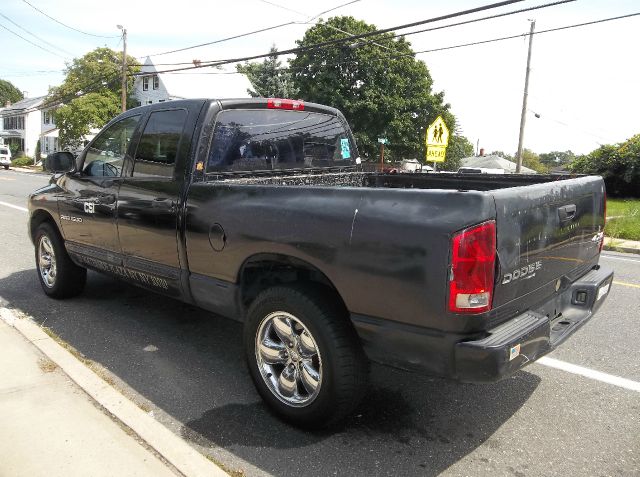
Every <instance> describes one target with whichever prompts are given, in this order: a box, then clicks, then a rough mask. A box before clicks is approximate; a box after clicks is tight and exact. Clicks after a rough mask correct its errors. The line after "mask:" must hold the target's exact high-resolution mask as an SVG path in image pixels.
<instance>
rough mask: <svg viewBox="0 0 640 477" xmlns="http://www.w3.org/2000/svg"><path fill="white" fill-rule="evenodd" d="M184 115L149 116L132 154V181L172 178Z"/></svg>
mask: <svg viewBox="0 0 640 477" xmlns="http://www.w3.org/2000/svg"><path fill="white" fill-rule="evenodd" d="M186 119H187V111H186V110H184V109H174V110H171V111H156V112H154V113H151V115H150V116H149V121H147V125H146V126H145V128H144V131H143V132H142V136H141V137H140V143H139V144H138V148H137V150H136V154H135V164H134V166H133V176H134V177H145V176H152V177H153V176H156V177H157V176H159V177H172V176H173V169H174V166H175V163H176V156H177V155H178V150H179V147H180V138H181V137H182V130H183V128H184V123H185V121H186Z"/></svg>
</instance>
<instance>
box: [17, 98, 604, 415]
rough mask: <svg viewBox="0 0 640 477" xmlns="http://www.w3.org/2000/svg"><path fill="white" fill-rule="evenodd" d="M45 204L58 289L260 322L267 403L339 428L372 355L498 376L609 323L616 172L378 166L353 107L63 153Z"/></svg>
mask: <svg viewBox="0 0 640 477" xmlns="http://www.w3.org/2000/svg"><path fill="white" fill-rule="evenodd" d="M47 164H48V170H50V171H51V172H54V175H53V177H52V179H51V182H50V184H49V185H48V186H46V187H44V188H42V189H40V190H38V191H36V192H35V193H33V194H32V195H31V197H30V201H29V209H30V216H29V231H30V235H31V237H32V239H33V243H34V245H35V258H36V267H37V272H38V277H39V279H40V282H41V284H42V288H43V290H44V292H45V293H46V294H47V295H49V296H51V297H53V298H66V297H71V296H73V295H76V294H78V293H80V292H81V291H82V289H83V286H84V283H85V279H86V270H87V269H88V268H89V269H93V270H97V271H99V272H104V273H108V274H111V275H113V276H115V277H118V278H121V279H123V280H126V281H127V282H130V283H132V284H134V285H138V286H141V287H144V288H147V289H149V290H153V291H155V292H159V293H162V294H164V295H168V296H171V297H175V298H177V299H179V300H183V301H185V302H188V303H193V304H195V305H198V306H200V307H202V308H205V309H207V310H210V311H212V312H214V313H215V314H216V315H219V316H225V317H230V318H233V319H237V320H241V321H243V322H244V330H245V331H244V342H245V349H246V360H247V362H248V366H249V369H250V372H251V376H252V378H253V381H254V383H255V385H256V387H257V389H258V391H259V393H260V394H261V396H262V397H263V398H264V399H265V401H266V402H267V403H268V404H269V405H270V406H271V408H272V409H273V410H274V411H275V412H276V413H278V414H279V415H280V416H282V417H283V418H285V419H287V420H289V421H291V422H294V423H296V424H298V425H305V426H323V425H327V424H331V423H335V422H337V421H339V420H340V419H341V418H343V417H344V416H345V415H347V414H348V413H350V412H351V411H353V409H354V408H355V406H356V405H357V404H358V402H359V400H360V399H361V398H362V396H363V394H364V393H365V392H366V381H367V380H366V378H367V370H368V363H369V360H374V361H378V362H382V363H387V364H391V365H395V366H399V367H403V368H414V369H419V370H422V371H423V372H426V373H430V374H433V375H438V376H443V377H448V378H453V379H457V380H460V381H463V382H492V381H496V380H499V379H501V378H504V377H506V376H509V375H511V374H513V373H514V372H516V371H517V370H519V369H521V368H522V367H523V366H525V365H526V364H528V363H531V362H532V361H534V360H536V359H537V358H539V357H540V356H542V355H544V354H546V353H548V352H549V351H551V350H552V349H554V348H555V347H556V346H558V345H559V344H560V343H562V342H563V341H564V340H565V339H566V338H567V337H568V336H570V335H571V334H572V333H573V332H575V331H576V330H577V329H578V328H580V327H581V326H582V325H584V324H585V322H586V321H587V320H589V318H591V316H592V315H593V314H594V313H595V311H596V310H597V309H598V308H599V306H600V305H601V304H602V302H603V301H604V299H605V296H606V295H607V293H608V291H609V288H610V286H611V282H612V279H613V274H612V271H611V270H609V269H607V268H605V267H604V266H601V265H599V264H598V259H599V255H600V250H601V247H602V242H603V235H604V234H603V230H604V220H605V189H604V184H603V181H602V179H601V178H600V177H567V176H564V177H560V176H543V175H539V176H521V175H495V176H491V175H486V174H482V175H469V174H384V173H376V172H365V171H363V170H362V166H361V165H360V158H359V157H358V153H357V148H356V144H355V142H354V139H353V137H352V135H351V132H350V130H349V127H348V125H347V123H346V121H345V120H344V118H343V116H342V115H341V113H340V112H339V111H337V110H335V109H333V108H329V107H326V106H321V105H318V104H310V103H303V102H300V101H292V100H279V99H253V100H248V99H245V100H204V99H203V100H184V101H171V102H167V103H161V104H155V105H151V106H144V107H139V108H135V109H132V110H130V111H127V112H125V113H123V114H121V115H120V116H118V117H116V118H115V119H113V120H112V121H111V122H110V123H109V124H107V126H106V127H105V128H104V129H103V130H102V131H101V132H100V133H99V134H98V135H97V136H96V137H95V139H93V140H92V141H91V143H90V144H89V145H88V146H87V147H86V148H85V150H84V151H83V152H82V153H81V154H80V155H79V156H78V157H77V158H75V159H74V158H73V156H72V155H71V154H69V153H57V154H53V155H50V157H49V158H48V160H47Z"/></svg>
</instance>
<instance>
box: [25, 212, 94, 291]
mask: <svg viewBox="0 0 640 477" xmlns="http://www.w3.org/2000/svg"><path fill="white" fill-rule="evenodd" d="M34 243H35V245H36V271H37V273H38V279H39V280H40V285H42V289H43V290H44V292H45V293H46V294H47V295H48V296H50V297H52V298H70V297H73V296H76V295H78V294H80V293H82V290H83V289H84V285H85V282H86V280H87V269H86V268H83V267H79V266H78V265H76V264H75V263H73V261H72V260H71V258H70V257H69V254H68V253H67V250H66V249H65V247H64V242H63V240H62V237H61V236H60V233H59V232H58V230H57V229H56V228H55V226H53V225H52V224H50V223H49V222H44V223H42V224H40V225H39V226H38V228H37V229H36V233H35V239H34Z"/></svg>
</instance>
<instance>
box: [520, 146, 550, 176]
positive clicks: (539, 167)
mask: <svg viewBox="0 0 640 477" xmlns="http://www.w3.org/2000/svg"><path fill="white" fill-rule="evenodd" d="M522 165H523V166H524V167H528V168H529V169H533V170H534V171H536V172H539V173H542V174H545V173H547V172H548V168H547V166H545V165H544V164H542V163H541V162H540V156H538V155H537V154H536V153H535V152H533V151H532V150H530V149H526V148H525V149H524V150H523V151H522Z"/></svg>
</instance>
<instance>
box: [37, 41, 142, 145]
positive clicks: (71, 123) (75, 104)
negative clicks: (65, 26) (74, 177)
mask: <svg viewBox="0 0 640 477" xmlns="http://www.w3.org/2000/svg"><path fill="white" fill-rule="evenodd" d="M127 64H129V65H132V66H129V67H128V72H129V73H135V72H138V71H140V67H139V66H137V60H136V59H135V58H133V57H131V56H127ZM65 73H66V77H65V80H64V81H63V83H62V84H61V85H60V86H57V87H55V88H51V89H50V90H49V95H48V96H47V98H46V99H45V104H46V105H49V106H51V107H54V108H56V110H55V112H54V118H55V122H56V125H57V126H58V128H59V141H60V145H61V147H63V148H70V149H73V148H77V147H79V146H80V145H81V144H82V140H83V137H84V136H86V135H87V134H89V133H90V132H91V130H92V129H99V128H101V127H102V126H104V125H105V124H106V123H107V122H108V121H109V120H110V119H111V118H113V117H114V116H116V115H117V114H118V113H119V112H120V110H121V99H120V98H121V96H120V94H121V74H122V53H121V52H116V51H113V50H112V49H110V48H96V49H95V50H93V51H90V52H89V53H87V54H86V55H84V56H83V57H82V58H75V59H74V60H73V62H72V63H71V64H68V65H67V68H66V70H65ZM127 82H128V83H127V91H132V89H133V82H134V78H133V76H129V78H128V80H127ZM129 105H131V98H129Z"/></svg>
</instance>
